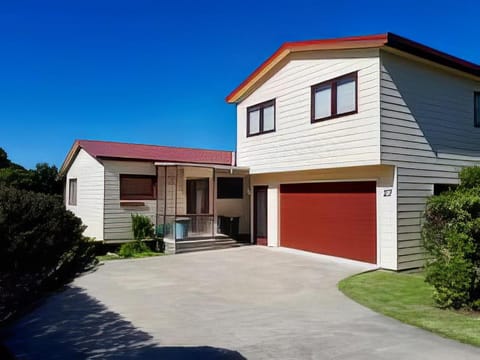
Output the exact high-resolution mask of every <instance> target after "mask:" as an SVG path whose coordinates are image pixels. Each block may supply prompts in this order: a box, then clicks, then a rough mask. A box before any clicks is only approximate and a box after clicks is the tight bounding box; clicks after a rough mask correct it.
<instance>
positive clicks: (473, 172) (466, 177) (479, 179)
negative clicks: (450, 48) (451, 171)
mask: <svg viewBox="0 0 480 360" xmlns="http://www.w3.org/2000/svg"><path fill="white" fill-rule="evenodd" d="M459 178H460V185H461V186H462V187H464V188H467V189H471V188H475V187H480V166H471V167H466V168H463V169H462V171H460V174H459Z"/></svg>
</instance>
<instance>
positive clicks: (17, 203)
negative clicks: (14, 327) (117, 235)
mask: <svg viewBox="0 0 480 360" xmlns="http://www.w3.org/2000/svg"><path fill="white" fill-rule="evenodd" d="M84 228H85V227H84V226H83V225H82V222H81V220H80V219H79V218H77V217H76V216H75V215H74V214H73V213H72V212H70V211H68V210H66V209H65V207H64V205H63V202H62V200H61V198H60V197H57V196H52V195H47V194H40V193H34V192H29V191H25V190H19V189H14V188H9V187H5V186H1V185H0V322H1V321H2V320H5V319H6V318H8V317H10V316H11V315H12V314H14V313H15V312H16V311H18V309H19V308H22V307H24V306H26V305H28V304H29V303H31V302H33V301H34V300H35V299H36V298H37V297H38V296H39V294H41V293H42V292H44V291H48V290H51V289H55V288H57V287H59V286H61V285H62V284H65V283H66V282H68V281H69V280H70V279H72V278H73V277H74V276H75V275H76V274H77V273H79V272H81V271H83V270H84V269H86V268H87V267H89V266H91V265H92V264H94V262H95V254H94V245H93V242H91V241H89V240H88V239H87V238H85V237H84V236H83V235H82V234H83V231H84Z"/></svg>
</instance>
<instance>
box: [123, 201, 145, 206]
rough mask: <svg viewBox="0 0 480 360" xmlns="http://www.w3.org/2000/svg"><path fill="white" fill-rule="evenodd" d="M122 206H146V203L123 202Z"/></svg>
mask: <svg viewBox="0 0 480 360" xmlns="http://www.w3.org/2000/svg"><path fill="white" fill-rule="evenodd" d="M120 206H145V202H144V201H131V200H130V201H129V200H121V201H120Z"/></svg>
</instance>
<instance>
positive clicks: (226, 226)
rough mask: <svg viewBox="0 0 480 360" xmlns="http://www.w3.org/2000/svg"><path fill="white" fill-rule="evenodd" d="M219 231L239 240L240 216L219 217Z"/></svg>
mask: <svg viewBox="0 0 480 360" xmlns="http://www.w3.org/2000/svg"><path fill="white" fill-rule="evenodd" d="M218 222H219V224H218V230H219V232H220V233H222V234H224V235H228V236H230V237H231V238H233V239H237V238H238V232H239V231H238V224H239V222H240V217H238V216H233V217H230V216H219V217H218Z"/></svg>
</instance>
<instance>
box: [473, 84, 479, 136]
mask: <svg viewBox="0 0 480 360" xmlns="http://www.w3.org/2000/svg"><path fill="white" fill-rule="evenodd" d="M473 99H474V117H475V120H474V121H475V122H474V125H475V127H480V91H476V92H475V93H474V95H473Z"/></svg>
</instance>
